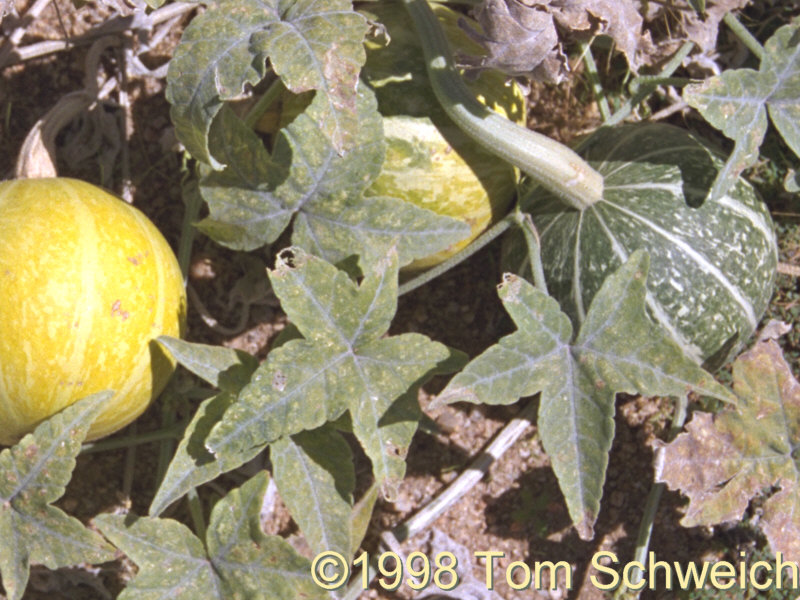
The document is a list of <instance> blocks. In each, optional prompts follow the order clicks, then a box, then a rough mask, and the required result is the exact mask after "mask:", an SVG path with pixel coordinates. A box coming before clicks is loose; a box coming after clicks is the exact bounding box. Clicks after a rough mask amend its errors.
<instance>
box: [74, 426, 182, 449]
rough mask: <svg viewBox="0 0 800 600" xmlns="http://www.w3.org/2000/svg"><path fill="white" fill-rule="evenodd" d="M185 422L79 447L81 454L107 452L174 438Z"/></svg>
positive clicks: (180, 432) (178, 434) (179, 434)
mask: <svg viewBox="0 0 800 600" xmlns="http://www.w3.org/2000/svg"><path fill="white" fill-rule="evenodd" d="M185 428H186V423H185V422H181V423H176V424H175V425H173V426H171V427H167V428H164V429H156V430H155V431H148V432H146V433H137V434H135V435H126V436H124V437H113V438H109V439H106V440H101V441H99V442H88V443H86V444H84V445H83V446H82V447H81V454H95V453H97V452H109V451H111V450H119V449H120V448H129V447H131V446H138V445H140V444H150V443H152V442H160V441H161V440H176V439H179V438H180V437H181V436H182V435H183V430H184V429H185Z"/></svg>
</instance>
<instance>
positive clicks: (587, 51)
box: [580, 38, 611, 121]
mask: <svg viewBox="0 0 800 600" xmlns="http://www.w3.org/2000/svg"><path fill="white" fill-rule="evenodd" d="M592 39H594V38H592ZM580 49H581V56H582V58H583V64H584V65H585V66H586V75H587V77H588V79H589V85H591V86H592V93H593V94H594V98H595V100H596V101H597V108H599V109H600V116H601V117H603V121H608V120H609V119H610V118H611V108H610V107H609V105H608V98H607V97H606V92H605V90H604V89H603V85H602V83H600V75H599V74H598V72H597V63H595V62H594V56H593V55H592V42H591V41H589V42H580Z"/></svg>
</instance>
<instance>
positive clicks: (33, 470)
mask: <svg viewBox="0 0 800 600" xmlns="http://www.w3.org/2000/svg"><path fill="white" fill-rule="evenodd" d="M111 396H112V393H111V392H100V393H98V394H93V395H92V396H88V397H87V398H84V399H83V400H79V401H78V402H76V403H75V404H73V405H71V406H69V407H68V408H65V409H64V410H63V411H61V412H60V413H58V414H56V415H54V416H53V417H51V418H50V419H48V420H46V421H44V422H43V423H41V424H40V425H39V426H38V427H37V428H36V429H35V431H34V432H33V433H32V434H29V435H26V436H25V437H24V438H22V440H20V442H19V443H18V444H17V445H15V446H12V447H11V448H7V449H5V450H3V451H2V452H0V473H3V477H2V478H0V576H2V581H3V587H5V590H6V593H7V594H8V598H9V599H10V600H18V599H20V598H22V595H23V593H24V591H25V587H26V586H27V584H28V576H29V574H30V566H31V564H40V565H45V566H46V567H48V568H50V569H58V568H61V567H67V566H71V565H77V564H80V563H84V562H87V563H100V562H105V561H109V560H113V558H114V549H113V548H112V547H111V546H109V545H108V544H107V543H106V542H105V541H104V540H103V539H102V538H101V537H100V536H99V535H97V534H96V533H95V532H93V531H91V530H89V529H87V528H86V527H84V526H83V524H82V523H81V522H80V521H78V520H77V519H74V518H72V517H70V516H69V515H67V514H66V513H64V512H63V511H61V510H60V509H58V508H55V507H53V506H51V505H50V504H51V503H52V502H54V501H56V500H58V499H59V498H60V497H61V496H62V495H63V494H64V490H65V489H66V486H67V483H68V482H69V480H70V477H71V475H72V470H73V469H74V468H75V457H76V456H77V454H78V452H79V451H80V447H81V442H83V440H84V438H85V437H86V434H87V433H88V431H89V427H90V426H91V424H92V421H93V420H94V419H95V417H97V415H98V414H99V413H100V410H101V409H102V407H103V403H104V402H105V401H107V400H108V399H109V398H110V397H111Z"/></svg>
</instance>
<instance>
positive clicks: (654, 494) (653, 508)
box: [614, 395, 689, 600]
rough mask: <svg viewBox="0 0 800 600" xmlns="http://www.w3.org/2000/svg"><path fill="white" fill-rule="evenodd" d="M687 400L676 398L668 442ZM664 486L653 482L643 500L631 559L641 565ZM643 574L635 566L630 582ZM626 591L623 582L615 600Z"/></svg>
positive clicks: (676, 430)
mask: <svg viewBox="0 0 800 600" xmlns="http://www.w3.org/2000/svg"><path fill="white" fill-rule="evenodd" d="M688 402H689V401H688V398H687V397H686V396H685V395H684V396H680V397H678V398H677V402H676V403H675V410H674V413H673V416H672V424H671V425H670V428H669V432H668V433H667V441H668V442H671V441H672V440H673V439H675V436H677V435H678V433H679V432H680V430H681V429H682V428H683V424H684V422H685V421H686V407H687V405H688ZM662 452H663V449H658V450H656V459H655V461H654V463H655V473H654V478H655V479H656V480H657V479H658V478H659V476H660V475H661V469H662V461H661V460H660V457H661V453H662ZM664 487H665V484H664V483H662V482H659V481H655V482H653V485H652V486H651V487H650V493H649V494H648V495H647V501H646V502H645V506H644V514H643V515H642V520H641V522H640V523H639V532H638V534H637V536H636V550H635V551H634V555H633V560H635V561H638V562H639V563H641V564H643V565H646V564H647V551H648V549H649V547H650V537H651V536H652V534H653V522H654V521H655V518H656V512H657V511H658V503H659V501H660V500H661V494H662V493H663V492H664ZM643 576H644V575H643V573H642V571H641V569H638V568H635V569H634V571H633V573H632V576H631V583H632V584H633V585H636V584H638V583H639V582H640V581H641V580H642V577H643ZM626 591H627V586H626V585H625V584H623V585H621V586H620V587H619V588H617V591H616V592H615V594H614V598H615V600H616V599H618V598H623V597H624V595H625V592H626Z"/></svg>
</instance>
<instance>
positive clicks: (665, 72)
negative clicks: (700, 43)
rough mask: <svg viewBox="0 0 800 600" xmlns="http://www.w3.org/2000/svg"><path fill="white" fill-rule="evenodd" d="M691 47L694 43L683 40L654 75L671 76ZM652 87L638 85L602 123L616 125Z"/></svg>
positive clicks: (648, 93)
mask: <svg viewBox="0 0 800 600" xmlns="http://www.w3.org/2000/svg"><path fill="white" fill-rule="evenodd" d="M692 48H694V44H693V43H692V42H685V43H684V44H683V46H681V47H680V48H679V49H678V51H677V52H676V53H675V56H673V57H672V58H671V59H670V60H669V62H668V63H667V64H665V65H664V68H663V69H661V72H660V73H659V74H658V75H656V77H657V78H662V79H663V78H666V77H671V76H672V74H673V73H674V72H675V71H677V70H678V67H680V66H681V64H682V63H683V59H684V58H686V57H687V56H689V53H690V52H691V51H692ZM654 89H655V86H649V85H640V86H639V90H638V91H636V92H635V93H634V94H633V96H631V97H630V98H628V100H627V101H626V102H625V104H623V105H622V106H621V107H620V108H619V110H618V111H617V112H615V113H614V114H613V115H611V118H610V119H607V120H606V121H605V123H604V125H608V126H612V125H616V124H617V123H621V122H622V121H623V120H625V119H626V118H627V117H628V115H630V114H631V112H633V107H634V106H636V105H637V104H639V103H640V102H642V101H643V100H644V99H645V98H647V97H648V96H649V95H650V94H652V93H653V90H654Z"/></svg>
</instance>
